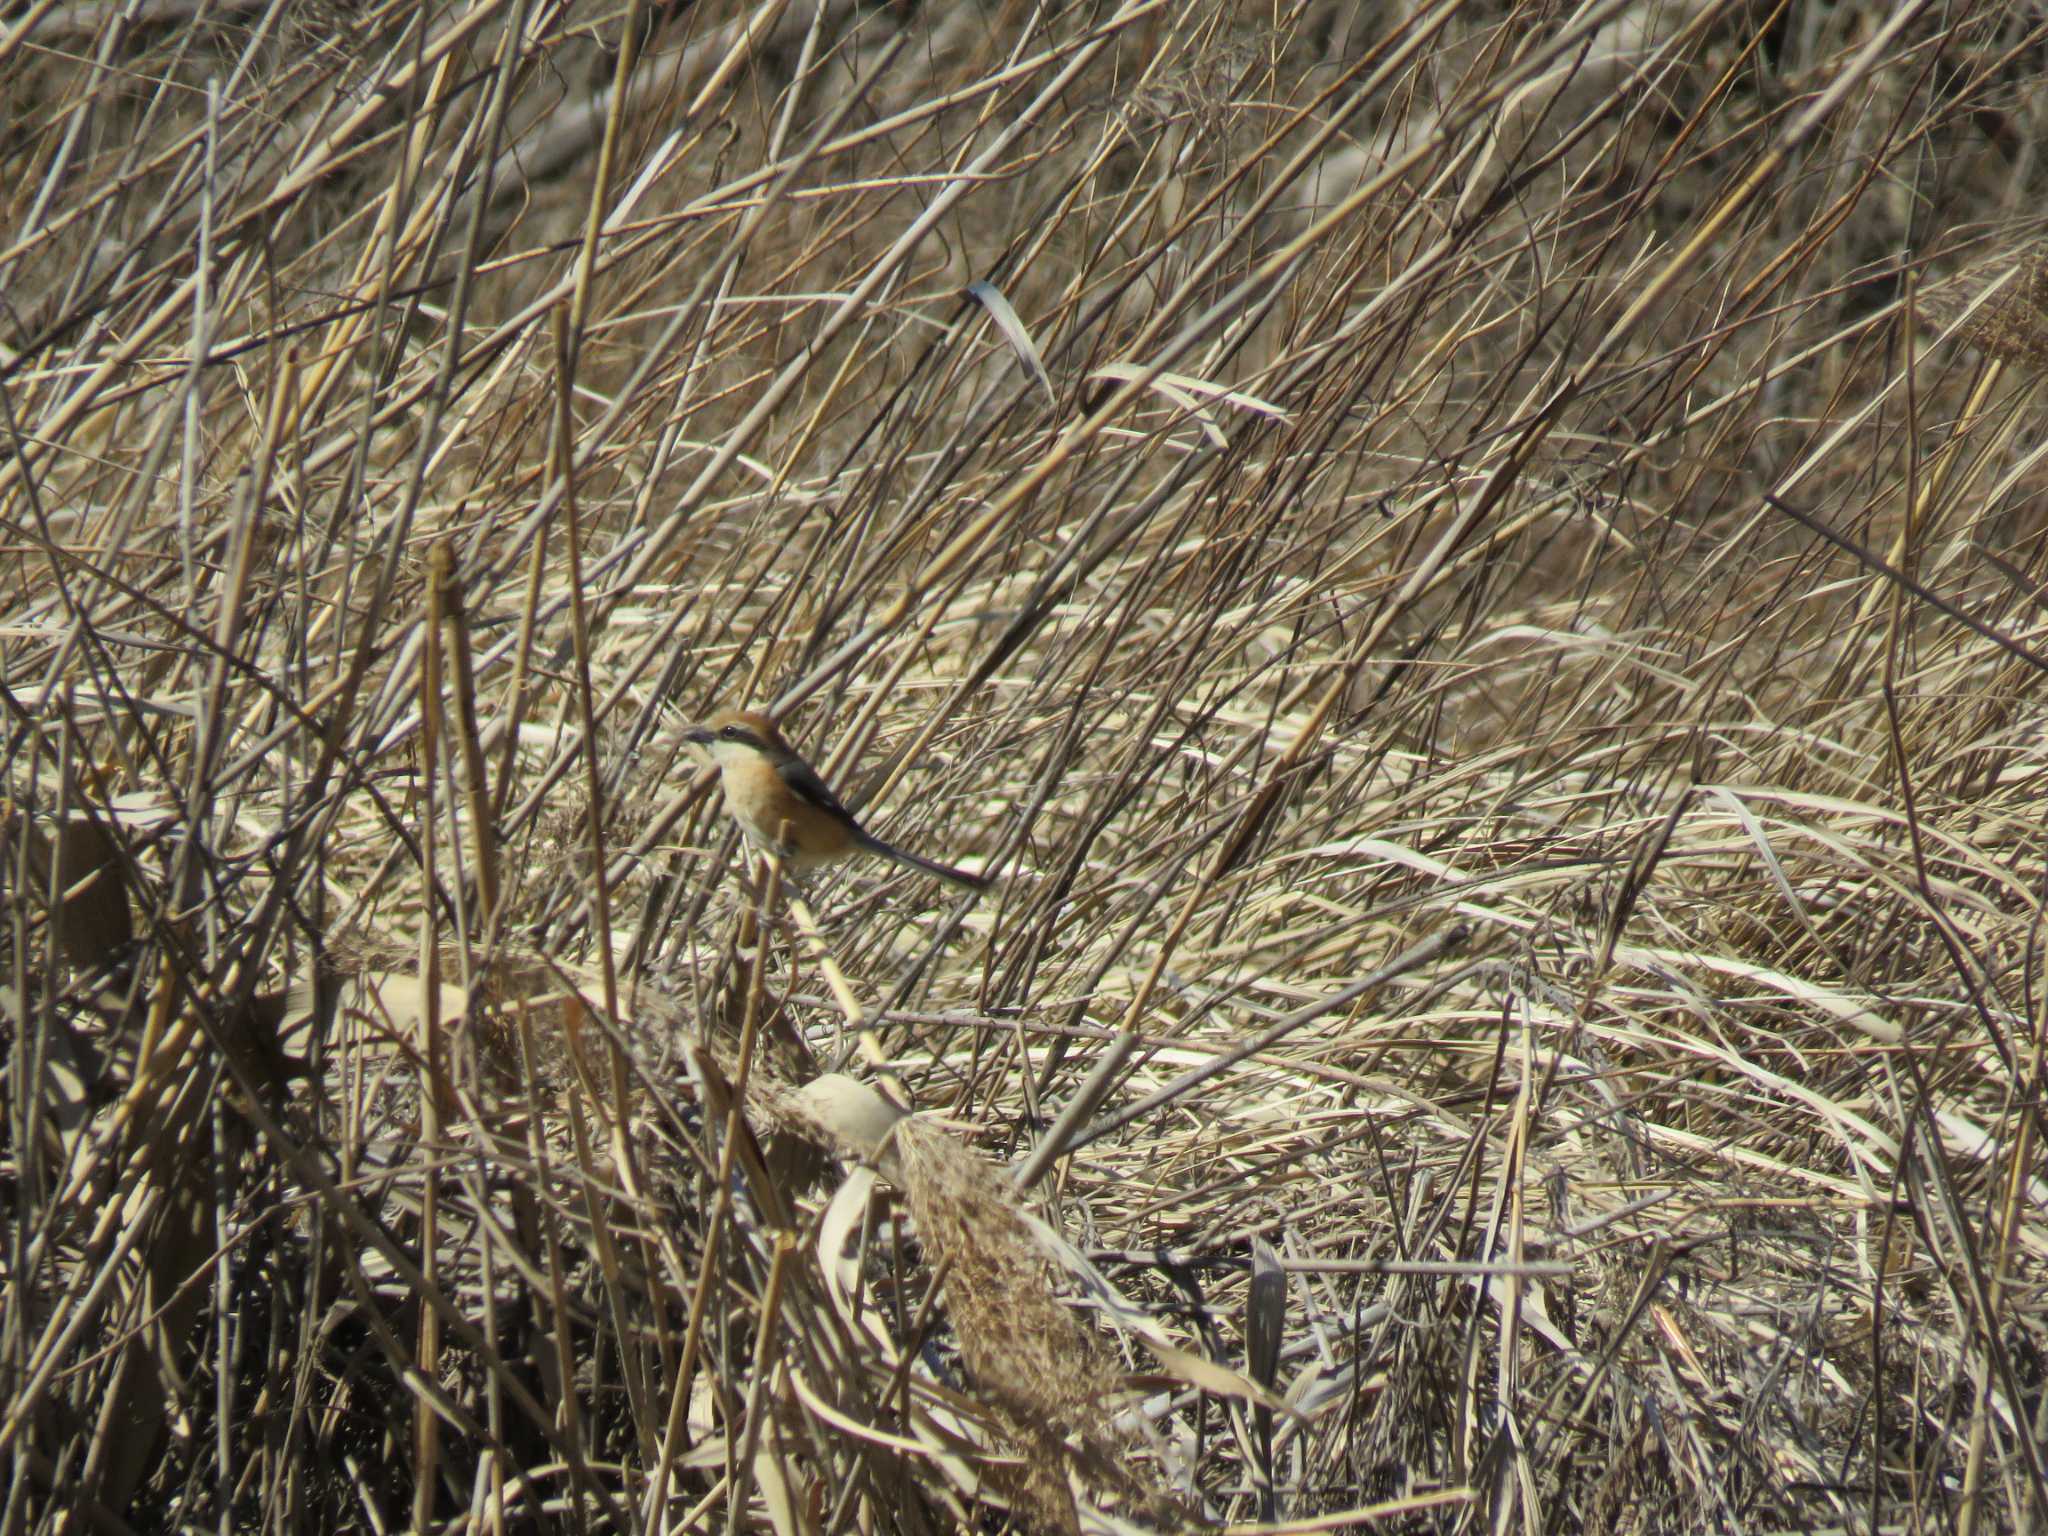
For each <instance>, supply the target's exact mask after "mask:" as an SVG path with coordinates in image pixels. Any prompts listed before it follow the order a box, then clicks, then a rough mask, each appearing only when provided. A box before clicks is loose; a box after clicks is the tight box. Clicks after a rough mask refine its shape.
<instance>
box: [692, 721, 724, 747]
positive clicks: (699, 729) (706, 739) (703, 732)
mask: <svg viewBox="0 0 2048 1536" xmlns="http://www.w3.org/2000/svg"><path fill="white" fill-rule="evenodd" d="M717 739H718V738H717V736H715V735H713V734H712V732H711V730H710V729H709V727H707V726H702V725H693V726H691V727H690V728H689V729H688V730H687V731H685V732H683V740H685V741H687V742H688V743H689V744H690V745H691V746H693V747H708V746H710V745H711V743H712V742H714V741H716V740H717Z"/></svg>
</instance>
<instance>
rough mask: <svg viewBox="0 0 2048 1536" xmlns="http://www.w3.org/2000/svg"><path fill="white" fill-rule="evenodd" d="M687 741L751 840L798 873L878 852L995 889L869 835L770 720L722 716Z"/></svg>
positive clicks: (735, 712) (744, 714)
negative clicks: (707, 764) (709, 767)
mask: <svg viewBox="0 0 2048 1536" xmlns="http://www.w3.org/2000/svg"><path fill="white" fill-rule="evenodd" d="M683 739H684V740H685V741H687V742H689V743H691V744H692V745H693V746H697V747H701V748H703V750H704V753H705V755H706V756H707V757H709V758H710V759H711V761H712V763H713V764H714V765H715V766H716V767H717V769H718V782H719V786H720V788H722V789H723V790H724V791H725V808H726V809H727V810H729V811H731V812H732V816H733V820H735V821H737V822H738V823H739V824H740V827H741V829H742V830H743V831H744V832H745V833H746V834H747V836H748V838H749V839H751V840H752V841H753V842H754V843H755V844H757V845H758V846H760V847H762V848H765V849H767V850H768V851H769V852H770V853H773V854H777V855H779V856H780V857H781V858H782V860H783V862H785V863H786V864H788V865H790V866H791V867H793V868H795V869H798V870H804V869H814V868H816V867H817V866H819V865H821V864H834V863H837V862H838V861H839V860H841V859H844V858H849V857H851V856H852V855H854V854H856V853H878V854H880V855H881V856H882V857H883V858H885V859H894V860H895V861H896V862H897V863H898V864H907V865H908V866H910V868H912V869H921V870H923V871H924V872H925V873H926V874H928V875H937V876H938V877H939V878H940V879H941V880H948V881H951V882H952V883H953V884H954V885H963V886H966V887H967V888H968V889H969V890H972V891H984V890H987V889H988V886H989V881H988V879H987V878H986V877H985V876H982V875H974V874H969V873H968V872H967V871H966V870H964V869H955V868H953V867H952V865H950V864H941V863H939V862H938V861H937V860H936V859H928V858H925V857H924V856H923V855H922V854H916V853H911V852H910V851H909V850H908V849H904V848H898V847H895V846H894V845H893V844H890V843H885V842H883V841H882V840H881V839H880V838H879V837H876V836H875V835H874V833H872V832H870V831H868V829H867V828H866V827H863V826H862V825H861V824H860V823H859V822H858V821H856V820H854V816H853V812H851V811H849V810H848V809H847V808H846V807H845V806H844V805H842V804H841V803H840V801H839V797H838V796H837V795H835V794H833V793H832V791H831V789H830V787H829V786H827V784H826V783H825V781H824V780H823V779H821V778H819V777H818V772H817V770H816V769H815V768H813V767H812V766H811V765H810V764H809V763H807V762H805V761H804V760H803V759H802V758H801V757H799V756H798V755H797V754H796V752H795V750H794V749H792V748H791V746H790V745H789V743H788V742H786V741H784V740H783V739H782V733H781V732H780V731H778V730H776V729H775V724H774V722H773V721H771V720H770V719H769V718H768V717H767V716H766V715H762V714H757V713H755V712H754V711H752V710H745V709H721V710H719V711H718V712H717V713H716V714H714V715H712V716H711V718H710V719H708V720H706V721H705V722H704V723H703V724H701V725H694V726H692V727H690V729H689V730H687V731H685V732H684V733H683Z"/></svg>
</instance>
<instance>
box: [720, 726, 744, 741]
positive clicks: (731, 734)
mask: <svg viewBox="0 0 2048 1536" xmlns="http://www.w3.org/2000/svg"><path fill="white" fill-rule="evenodd" d="M718 734H719V735H721V736H723V737H724V738H725V739H726V740H727V741H738V740H739V739H740V728H739V727H738V726H736V725H728V726H727V727H726V728H725V729H724V730H722V731H720V732H719V733H718Z"/></svg>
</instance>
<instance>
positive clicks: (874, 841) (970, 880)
mask: <svg viewBox="0 0 2048 1536" xmlns="http://www.w3.org/2000/svg"><path fill="white" fill-rule="evenodd" d="M853 838H854V841H855V842H857V843H859V844H860V845H861V847H863V848H865V849H867V851H868V852H869V853H879V854H880V855H881V856H882V857H883V858H885V859H894V860H895V861H896V862H897V863H898V864H908V865H909V866H910V867H911V868H912V869H921V870H923V871H924V872H925V873H926V874H928V875H937V876H938V877H939V878H940V879H941V880H950V881H952V882H953V884H955V885H964V886H966V887H967V889H968V890H970V891H985V890H987V889H988V888H989V886H990V885H991V884H993V882H992V881H991V880H989V878H988V877H987V876H986V875H970V874H969V873H967V871H966V870H964V869H955V868H954V867H953V866H952V865H950V864H941V863H939V862H938V861H937V860H936V859H927V858H925V857H924V856H923V855H922V854H916V853H911V852H909V851H908V850H906V849H902V848H897V847H895V846H893V845H891V844H889V843H885V842H883V841H882V840H881V839H880V838H879V837H877V836H875V834H874V833H872V832H870V831H868V830H867V829H866V828H865V827H860V828H856V829H855V831H854V834H853Z"/></svg>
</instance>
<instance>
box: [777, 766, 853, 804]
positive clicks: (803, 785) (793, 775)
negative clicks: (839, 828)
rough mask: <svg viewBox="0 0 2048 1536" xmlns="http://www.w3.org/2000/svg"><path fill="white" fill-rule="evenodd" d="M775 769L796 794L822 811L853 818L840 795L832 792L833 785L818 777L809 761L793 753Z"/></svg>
mask: <svg viewBox="0 0 2048 1536" xmlns="http://www.w3.org/2000/svg"><path fill="white" fill-rule="evenodd" d="M775 771H776V772H777V773H779V774H781V775H782V782H783V783H785V784H787V785H788V786H789V787H790V789H791V790H792V791H794V792H795V793H796V795H797V796H798V797H799V798H801V799H803V800H807V801H809V802H810V803H811V804H812V805H815V806H816V807H817V808H818V809H819V810H821V811H830V812H831V813H832V814H833V815H834V816H838V817H841V818H843V819H844V820H846V821H852V820H853V812H851V811H849V810H848V809H847V808H846V807H845V806H843V805H841V804H840V803H839V797H838V796H837V795H835V794H833V793H832V789H831V786H830V785H828V784H827V783H826V782H825V781H824V780H823V779H821V778H819V777H818V772H817V770H816V769H815V768H813V767H812V766H811V765H810V764H809V763H807V762H805V761H804V760H803V759H802V758H800V757H798V756H797V755H796V754H795V753H791V754H790V755H789V756H788V757H785V758H784V759H783V760H782V761H781V762H779V763H777V764H776V765H775Z"/></svg>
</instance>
